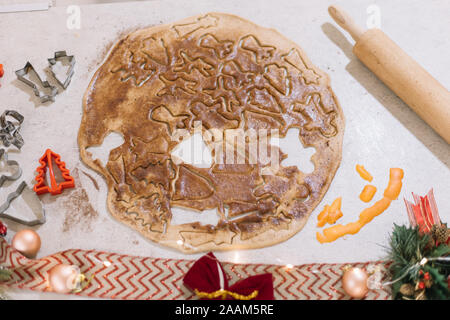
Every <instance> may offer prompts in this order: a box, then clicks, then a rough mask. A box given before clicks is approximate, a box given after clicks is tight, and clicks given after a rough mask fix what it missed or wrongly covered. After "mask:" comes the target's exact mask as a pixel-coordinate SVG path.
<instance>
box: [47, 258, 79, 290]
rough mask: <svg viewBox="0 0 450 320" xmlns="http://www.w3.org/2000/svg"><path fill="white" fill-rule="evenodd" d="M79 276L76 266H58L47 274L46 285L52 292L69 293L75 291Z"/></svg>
mask: <svg viewBox="0 0 450 320" xmlns="http://www.w3.org/2000/svg"><path fill="white" fill-rule="evenodd" d="M79 275H80V269H79V268H78V267H77V266H73V265H68V264H59V265H57V266H55V267H53V268H52V269H50V271H49V272H48V284H49V286H50V288H51V290H52V291H53V292H57V293H70V292H72V291H73V290H75V289H76V287H77V282H78V278H79Z"/></svg>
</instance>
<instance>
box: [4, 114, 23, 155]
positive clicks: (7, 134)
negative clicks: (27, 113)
mask: <svg viewBox="0 0 450 320" xmlns="http://www.w3.org/2000/svg"><path fill="white" fill-rule="evenodd" d="M7 116H10V117H13V118H14V119H16V120H17V121H18V122H19V125H18V126H16V125H14V123H12V122H11V121H8V120H6V117H7ZM23 119H24V117H23V116H22V115H21V114H20V113H18V112H17V111H14V110H5V112H3V114H2V115H1V116H0V127H1V128H0V139H1V140H2V142H3V144H4V145H5V147H9V146H10V145H11V144H13V145H14V146H16V147H17V148H18V149H20V148H22V146H23V145H24V143H25V142H24V141H23V138H22V136H21V135H20V133H19V130H20V127H21V125H22V122H23Z"/></svg>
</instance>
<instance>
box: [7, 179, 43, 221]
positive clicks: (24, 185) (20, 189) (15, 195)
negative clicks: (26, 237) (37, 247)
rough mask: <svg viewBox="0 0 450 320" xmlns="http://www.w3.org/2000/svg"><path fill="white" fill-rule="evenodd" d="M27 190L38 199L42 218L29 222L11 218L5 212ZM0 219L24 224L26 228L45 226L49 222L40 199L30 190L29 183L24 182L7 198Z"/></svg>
mask: <svg viewBox="0 0 450 320" xmlns="http://www.w3.org/2000/svg"><path fill="white" fill-rule="evenodd" d="M25 189H27V190H29V191H30V193H32V194H33V196H34V197H36V198H37V199H38V201H37V202H38V203H39V207H40V211H41V214H40V215H41V218H38V219H35V220H30V221H27V220H23V219H20V218H16V217H14V216H11V215H9V214H7V213H5V211H6V210H8V208H9V207H10V205H11V202H13V201H14V200H15V199H16V198H18V197H19V196H20V195H21V194H22V192H23V191H24V190H25ZM32 210H33V209H32ZM33 212H34V213H35V215H36V216H38V215H37V214H36V211H35V210H33ZM0 218H3V219H8V220H11V221H14V222H17V223H20V224H23V225H26V226H29V227H32V226H36V225H39V224H44V223H45V222H46V221H47V219H46V216H45V210H44V208H43V206H42V204H41V202H40V200H39V198H38V197H37V196H36V194H35V193H34V192H33V191H32V190H31V189H30V187H28V185H27V183H26V182H25V181H22V182H21V183H20V185H19V186H18V187H17V189H16V191H13V192H11V193H10V194H9V195H8V197H7V198H6V202H5V203H4V204H2V205H1V206H0Z"/></svg>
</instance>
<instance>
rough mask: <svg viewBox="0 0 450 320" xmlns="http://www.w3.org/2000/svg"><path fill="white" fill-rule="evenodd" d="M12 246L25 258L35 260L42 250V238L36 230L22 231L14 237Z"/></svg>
mask: <svg viewBox="0 0 450 320" xmlns="http://www.w3.org/2000/svg"><path fill="white" fill-rule="evenodd" d="M11 245H12V247H13V248H14V249H16V250H17V251H19V252H20V253H21V254H23V255H24V256H25V257H27V258H29V259H34V257H36V254H37V253H38V251H39V249H40V248H41V237H39V235H38V234H37V232H36V231H34V230H31V229H25V230H21V231H19V232H17V233H16V234H15V235H14V237H13V239H12V242H11Z"/></svg>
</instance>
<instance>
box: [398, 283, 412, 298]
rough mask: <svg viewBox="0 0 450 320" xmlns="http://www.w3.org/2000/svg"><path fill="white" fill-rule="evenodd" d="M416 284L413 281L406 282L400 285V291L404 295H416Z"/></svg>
mask: <svg viewBox="0 0 450 320" xmlns="http://www.w3.org/2000/svg"><path fill="white" fill-rule="evenodd" d="M414 292H415V290H414V286H413V285H412V284H411V283H404V284H402V285H401V286H400V293H401V294H402V295H404V296H408V297H411V296H413V295H414Z"/></svg>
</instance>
